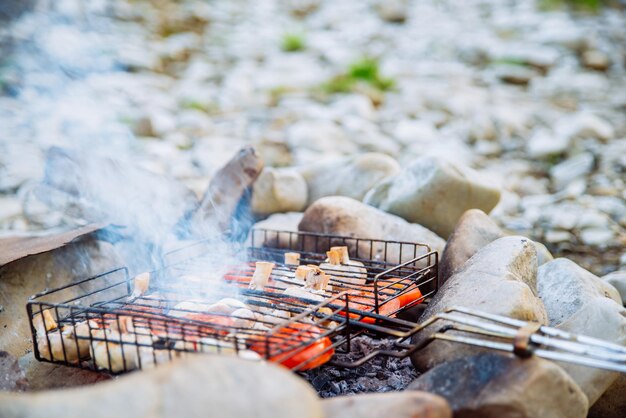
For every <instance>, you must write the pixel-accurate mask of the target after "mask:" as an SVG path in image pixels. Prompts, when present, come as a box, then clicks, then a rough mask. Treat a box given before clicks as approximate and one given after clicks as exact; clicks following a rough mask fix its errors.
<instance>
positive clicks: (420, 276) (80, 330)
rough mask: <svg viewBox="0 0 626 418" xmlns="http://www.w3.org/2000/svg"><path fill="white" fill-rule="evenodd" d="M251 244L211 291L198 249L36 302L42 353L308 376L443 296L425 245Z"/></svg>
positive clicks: (123, 363) (129, 365)
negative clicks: (238, 359)
mask: <svg viewBox="0 0 626 418" xmlns="http://www.w3.org/2000/svg"><path fill="white" fill-rule="evenodd" d="M251 242H252V244H253V245H251V246H249V247H248V248H247V257H246V259H247V260H248V262H245V263H243V264H241V265H236V266H232V267H231V268H230V269H229V270H228V272H227V273H226V274H224V275H222V276H221V277H220V278H219V279H220V280H218V281H213V282H212V283H210V285H207V282H206V281H205V280H203V279H202V278H200V277H198V276H195V275H191V274H189V272H190V271H198V269H197V264H198V263H201V262H202V257H203V255H204V254H206V251H208V250H209V249H208V248H207V247H206V243H202V242H200V243H196V244H194V245H192V246H188V247H185V248H183V249H179V250H176V251H173V252H170V253H168V254H166V256H165V257H164V265H163V266H162V267H160V268H158V269H156V270H154V271H152V272H150V273H144V274H140V275H137V276H136V277H133V278H131V277H130V276H129V273H128V269H126V268H118V269H115V270H112V271H109V272H106V273H103V274H100V275H97V276H94V277H90V278H87V279H83V280H79V281H76V282H74V283H72V284H71V285H68V286H65V287H61V288H58V289H54V290H47V291H44V292H41V293H39V294H37V295H35V296H33V297H32V298H31V300H30V301H29V303H28V306H27V308H28V314H29V318H30V323H31V330H32V333H33V341H34V350H35V356H36V358H37V359H39V360H42V361H49V362H54V363H59V364H64V365H68V366H74V367H82V368H91V369H95V370H101V371H106V372H109V373H122V372H126V371H130V370H134V369H144V368H149V367H152V366H154V365H156V364H160V363H164V362H167V361H169V360H171V359H173V358H177V357H182V356H185V355H187V354H188V353H197V352H204V353H215V354H233V355H239V356H244V357H247V358H265V359H267V360H269V361H272V362H276V363H280V364H282V365H284V366H285V367H288V368H290V369H293V370H295V371H302V370H307V369H313V368H315V367H318V366H320V365H322V364H324V363H326V362H328V361H329V360H331V359H332V358H333V356H334V354H335V353H349V352H350V350H351V342H352V340H353V339H354V338H355V337H358V336H360V335H362V334H365V333H370V334H371V333H383V334H385V333H386V334H387V335H390V336H393V335H394V333H393V328H388V326H389V325H393V323H387V322H386V321H388V319H389V318H390V317H393V316H395V315H396V314H397V313H399V312H400V311H402V310H404V309H407V308H409V307H411V306H414V305H416V304H417V303H420V302H422V301H424V300H425V299H426V298H429V297H430V296H431V295H432V294H434V292H435V291H436V289H437V253H436V252H432V251H430V249H429V248H426V253H423V252H424V250H423V249H422V248H421V247H423V245H421V244H415V243H406V242H392V241H380V240H370V239H361V238H350V237H340V236H331V235H323V234H312V233H297V234H296V233H293V232H284V231H269V230H254V231H253V232H252V236H251ZM258 242H261V243H263V245H260V246H256V245H254V244H255V243H258ZM272 242H273V243H276V244H281V245H275V246H267V245H268V243H272ZM285 242H286V243H288V245H286V246H285V245H282V244H284V243H285ZM328 248H337V250H331V251H329V252H328V254H325V253H324V252H323V251H324V250H325V249H328ZM339 249H342V250H343V254H341V250H339ZM333 251H336V252H335V253H333ZM422 253H423V254H422ZM327 255H328V256H329V259H328V260H327V259H326V256H327ZM340 255H342V256H343V258H344V259H343V260H339V259H338V257H339V256H340ZM351 257H352V258H351ZM407 257H408V260H407V261H404V262H401V263H400V261H402V260H404V259H406V258H407ZM268 266H269V267H271V270H270V271H269V272H268V273H267V274H265V276H266V277H265V278H264V280H265V282H264V283H263V284H262V285H259V284H258V283H256V282H257V281H258V278H259V277H260V276H263V270H264V269H266V268H267V267H268ZM319 266H321V267H322V269H320V268H319ZM316 269H317V270H316ZM301 274H303V280H302V282H304V287H302V286H299V285H300V284H301V283H300V282H299V275H301ZM318 276H319V277H324V276H325V277H326V284H325V285H324V288H323V289H321V288H319V287H317V288H316V286H317V285H319V280H316V277H318ZM422 289H423V291H422ZM77 290H78V294H79V296H74V297H70V298H67V295H68V294H70V293H71V294H76V291H77ZM401 322H404V321H401ZM343 363H344V364H343V365H344V366H349V364H345V361H344V362H343Z"/></svg>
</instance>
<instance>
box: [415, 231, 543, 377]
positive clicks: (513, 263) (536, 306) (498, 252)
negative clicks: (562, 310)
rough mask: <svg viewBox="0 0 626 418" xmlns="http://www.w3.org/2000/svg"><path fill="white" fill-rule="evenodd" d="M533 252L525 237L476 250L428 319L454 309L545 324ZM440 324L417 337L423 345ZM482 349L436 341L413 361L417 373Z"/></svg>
mask: <svg viewBox="0 0 626 418" xmlns="http://www.w3.org/2000/svg"><path fill="white" fill-rule="evenodd" d="M536 276H537V251H536V249H535V246H534V245H533V244H532V241H530V240H529V239H527V238H523V237H519V236H510V237H504V238H500V239H497V240H495V241H494V242H492V243H490V244H488V245H487V246H485V247H483V248H482V249H480V250H479V251H478V252H477V253H476V254H475V255H474V256H473V257H472V258H470V259H469V260H468V261H467V262H466V263H465V265H464V266H463V268H462V269H461V270H460V271H458V272H457V273H456V274H454V275H453V276H452V277H450V278H449V279H448V280H447V281H446V283H445V284H444V285H443V286H442V287H441V288H440V289H439V292H438V293H437V294H436V295H435V297H434V298H433V300H432V302H431V303H430V304H429V305H428V308H427V309H426V311H425V312H424V315H423V318H428V317H430V316H432V315H435V314H437V313H440V312H443V311H444V310H446V309H447V308H450V307H453V306H464V307H467V308H473V309H477V310H481V311H484V312H488V313H493V314H497V315H503V316H509V317H513V318H517V319H521V320H525V321H537V322H540V323H542V324H547V321H548V319H547V315H546V311H545V309H544V307H543V304H542V303H541V300H540V299H539V298H538V297H537V296H536V278H537V277H536ZM441 325H442V323H437V324H435V325H434V326H431V327H428V328H426V329H425V330H423V331H421V332H420V333H418V334H417V335H415V336H414V337H413V339H412V341H413V342H414V343H421V342H423V341H424V339H425V338H427V337H428V335H430V334H432V333H433V332H435V329H439V327H440V326H441ZM480 350H481V349H479V348H475V347H471V346H464V345H462V344H455V343H451V342H446V341H434V342H432V343H430V344H429V345H428V346H427V347H425V348H424V349H422V350H420V351H418V352H416V353H415V354H414V355H413V356H412V358H411V360H412V361H413V364H414V365H415V367H416V368H417V369H418V370H420V371H424V370H428V369H430V368H432V367H434V366H436V365H437V364H440V363H443V362H445V361H449V360H453V359H456V358H460V357H464V356H467V355H469V354H472V353H475V352H477V351H480Z"/></svg>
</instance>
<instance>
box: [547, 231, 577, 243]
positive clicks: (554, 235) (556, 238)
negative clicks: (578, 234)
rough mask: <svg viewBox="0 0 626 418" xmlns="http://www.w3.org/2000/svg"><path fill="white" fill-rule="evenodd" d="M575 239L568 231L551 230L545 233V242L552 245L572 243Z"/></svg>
mask: <svg viewBox="0 0 626 418" xmlns="http://www.w3.org/2000/svg"><path fill="white" fill-rule="evenodd" d="M573 239H574V237H573V236H572V234H571V233H569V232H567V231H559V230H554V229H550V230H548V231H546V233H545V240H546V242H549V243H550V244H558V243H560V242H571V241H572V240H573Z"/></svg>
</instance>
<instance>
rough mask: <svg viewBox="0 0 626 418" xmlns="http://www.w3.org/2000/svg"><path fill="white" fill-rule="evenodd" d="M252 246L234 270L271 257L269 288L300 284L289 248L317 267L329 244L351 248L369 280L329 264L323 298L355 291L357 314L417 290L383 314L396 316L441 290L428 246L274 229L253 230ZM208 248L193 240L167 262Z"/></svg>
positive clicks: (242, 272) (245, 270) (248, 273)
mask: <svg viewBox="0 0 626 418" xmlns="http://www.w3.org/2000/svg"><path fill="white" fill-rule="evenodd" d="M249 244H250V246H249V247H247V248H246V250H247V254H248V257H247V260H249V261H251V263H248V264H246V263H244V264H242V265H239V266H235V267H234V268H233V269H232V271H231V272H230V274H231V275H234V276H241V277H242V278H247V279H250V278H251V277H252V274H253V273H254V263H253V262H254V261H272V262H274V263H275V264H276V265H275V267H274V269H273V271H272V275H271V276H270V279H271V283H273V284H270V285H269V286H268V287H267V288H268V289H270V290H272V291H280V290H282V289H283V288H284V287H281V286H288V285H294V284H298V283H296V282H294V281H293V279H292V278H293V272H294V270H295V266H287V265H285V264H284V263H283V260H284V254H285V253H286V252H298V253H299V254H300V263H301V264H305V265H306V264H315V265H318V264H320V263H323V262H324V260H325V259H326V251H327V250H329V249H330V248H331V247H334V246H346V247H348V249H349V252H350V256H351V259H352V260H354V261H359V262H361V263H363V265H364V266H365V268H366V269H367V273H366V278H367V280H366V283H365V284H361V285H359V284H354V283H353V281H352V280H351V278H353V277H354V276H353V273H348V272H346V271H345V270H343V269H342V268H341V267H338V268H332V267H329V266H326V267H325V268H324V271H325V272H326V273H328V274H330V275H331V280H330V285H331V288H330V289H328V290H327V291H326V292H325V295H324V298H326V299H328V298H332V297H334V296H337V295H339V294H340V293H342V292H344V291H347V292H348V293H351V296H352V300H353V306H352V311H353V315H356V314H360V311H362V312H363V313H376V314H380V313H382V312H381V311H382V310H383V307H385V305H388V306H391V304H392V302H394V301H397V300H398V299H399V298H401V297H402V296H404V295H407V294H408V293H409V292H411V291H413V290H415V289H418V288H419V290H420V293H421V297H418V298H414V299H413V300H411V301H410V302H409V303H407V304H404V305H403V306H398V307H397V308H396V309H385V310H384V314H385V315H387V316H392V315H395V314H397V313H398V312H400V311H401V310H406V309H408V308H410V307H412V306H414V305H416V304H418V303H421V302H422V301H424V300H425V299H427V298H429V297H431V296H433V295H434V294H435V293H436V292H437V290H438V288H439V282H438V254H437V252H436V251H432V250H431V249H430V247H429V246H428V245H426V244H419V243H411V242H403V241H386V240H376V239H366V238H354V237H345V236H339V235H332V234H320V233H312V232H293V231H280V230H271V229H253V230H252V231H251V234H250V240H249ZM210 250H211V248H210V244H209V243H207V242H197V243H194V244H192V245H190V246H186V247H183V248H180V249H177V250H174V251H171V252H169V253H167V254H166V255H165V259H166V265H168V266H175V265H180V264H184V263H189V262H191V261H192V260H194V259H201V258H202V257H203V256H204V254H205V253H207V252H209V251H210ZM244 285H245V283H244ZM357 299H358V304H357ZM357 306H359V308H357ZM387 308H388V307H387Z"/></svg>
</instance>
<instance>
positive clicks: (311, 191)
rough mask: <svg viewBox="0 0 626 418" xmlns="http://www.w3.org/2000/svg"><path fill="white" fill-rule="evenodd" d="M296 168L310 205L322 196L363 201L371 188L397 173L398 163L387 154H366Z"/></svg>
mask: <svg viewBox="0 0 626 418" xmlns="http://www.w3.org/2000/svg"><path fill="white" fill-rule="evenodd" d="M295 170H296V171H297V172H298V173H299V174H300V175H302V177H304V179H305V180H306V182H307V185H308V200H307V205H310V204H311V203H313V202H315V201H316V200H318V199H319V198H322V197H324V196H347V197H351V198H353V199H357V200H362V199H363V197H364V196H365V194H366V193H367V192H368V191H369V190H370V189H371V188H372V187H374V186H375V185H377V184H378V183H380V182H381V181H382V180H384V179H386V178H388V177H390V176H392V175H394V174H396V173H398V172H399V171H400V166H399V165H398V163H397V162H396V161H395V160H394V159H393V158H391V157H390V156H388V155H384V154H377V153H367V154H361V155H355V156H353V157H347V158H342V159H337V160H333V161H327V162H320V163H313V164H308V165H306V166H301V167H296V168H295Z"/></svg>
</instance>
